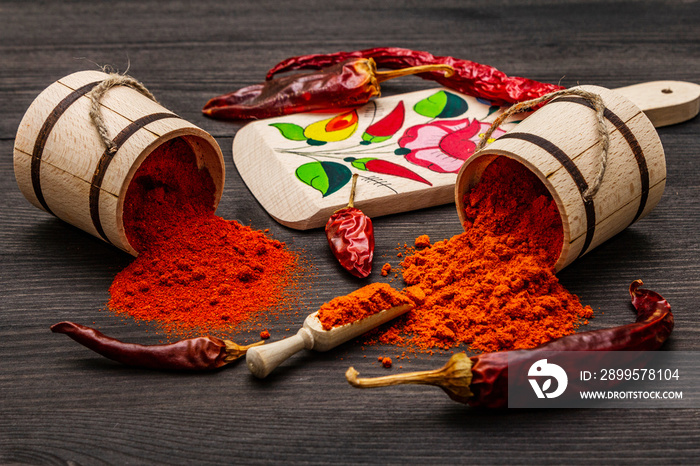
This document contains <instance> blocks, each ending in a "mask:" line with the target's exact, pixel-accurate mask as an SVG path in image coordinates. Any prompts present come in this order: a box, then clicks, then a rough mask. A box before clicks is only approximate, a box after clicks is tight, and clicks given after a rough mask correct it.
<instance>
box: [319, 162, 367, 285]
mask: <svg viewBox="0 0 700 466" xmlns="http://www.w3.org/2000/svg"><path fill="white" fill-rule="evenodd" d="M357 177H358V175H357V173H355V174H354V175H353V176H352V188H351V189H350V201H349V202H348V205H347V207H344V208H342V209H340V210H338V211H336V212H335V213H334V214H333V215H331V217H330V218H329V219H328V222H327V223H326V238H327V239H328V245H329V246H330V248H331V251H332V252H333V255H334V256H335V257H336V259H338V262H340V265H341V266H343V268H344V269H345V270H347V271H348V272H350V273H351V274H353V275H354V276H356V277H358V278H365V277H367V276H368V275H369V274H370V273H371V272H372V260H373V258H374V227H373V226H372V219H371V218H369V217H368V216H367V215H365V214H364V213H363V212H362V211H361V210H360V209H358V208H357V207H355V187H356V185H357Z"/></svg>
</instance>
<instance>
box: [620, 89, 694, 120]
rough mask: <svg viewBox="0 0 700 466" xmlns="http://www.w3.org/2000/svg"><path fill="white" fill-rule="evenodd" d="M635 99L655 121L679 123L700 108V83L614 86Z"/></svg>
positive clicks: (636, 103) (689, 117)
mask: <svg viewBox="0 0 700 466" xmlns="http://www.w3.org/2000/svg"><path fill="white" fill-rule="evenodd" d="M613 90H614V91H615V92H617V93H619V94H622V95H624V96H625V97H627V98H628V99H629V100H631V101H632V102H634V104H635V105H637V107H639V108H640V109H641V110H642V111H643V112H644V114H645V115H646V116H647V118H649V120H651V122H652V124H653V125H654V126H655V127H656V128H659V127H661V126H668V125H675V124H676V123H682V122H684V121H687V120H690V119H691V118H694V117H695V116H696V115H697V114H698V112H700V85H698V84H695V83H689V82H684V81H651V82H646V83H640V84H633V85H632V86H626V87H620V88H617V89H613Z"/></svg>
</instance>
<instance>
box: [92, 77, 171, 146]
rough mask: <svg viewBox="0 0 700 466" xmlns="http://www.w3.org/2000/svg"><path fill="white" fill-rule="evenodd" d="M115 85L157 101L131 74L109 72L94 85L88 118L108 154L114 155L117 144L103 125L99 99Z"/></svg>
mask: <svg viewBox="0 0 700 466" xmlns="http://www.w3.org/2000/svg"><path fill="white" fill-rule="evenodd" d="M115 86H128V87H130V88H132V89H134V90H136V91H138V92H140V93H141V94H143V95H145V96H146V97H148V98H149V99H151V100H152V101H153V102H155V103H158V101H157V100H156V98H155V97H154V96H153V94H151V92H150V91H149V90H148V89H146V86H144V85H143V84H141V82H140V81H138V80H136V79H134V78H132V77H131V76H125V75H121V74H119V73H109V77H108V78H106V79H105V80H104V81H102V82H101V83H100V84H98V85H97V86H95V87H94V89H93V90H92V92H91V93H90V100H91V102H92V104H91V105H90V119H91V120H92V123H93V124H94V125H95V128H97V133H98V134H99V135H100V139H101V140H102V144H104V146H105V148H106V149H107V152H108V153H109V154H110V155H114V154H115V153H116V152H117V145H116V144H115V142H114V141H113V140H112V139H111V138H110V137H109V132H108V131H107V126H106V125H105V120H104V118H103V117H102V106H101V105H100V101H101V100H102V97H103V96H104V95H105V93H106V92H107V91H108V90H110V89H111V88H113V87H115Z"/></svg>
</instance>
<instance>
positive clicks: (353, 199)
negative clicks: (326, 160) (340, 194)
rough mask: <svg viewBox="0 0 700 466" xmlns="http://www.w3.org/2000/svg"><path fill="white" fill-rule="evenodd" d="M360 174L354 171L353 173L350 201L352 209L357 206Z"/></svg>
mask: <svg viewBox="0 0 700 466" xmlns="http://www.w3.org/2000/svg"><path fill="white" fill-rule="evenodd" d="M358 176H359V175H358V174H357V173H354V174H353V175H352V186H351V187H350V200H349V201H348V206H347V207H348V208H350V209H352V208H353V207H355V188H356V187H357V177H358Z"/></svg>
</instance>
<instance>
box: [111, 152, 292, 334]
mask: <svg viewBox="0 0 700 466" xmlns="http://www.w3.org/2000/svg"><path fill="white" fill-rule="evenodd" d="M214 192H215V187H214V183H213V181H212V179H211V176H210V175H209V173H208V171H207V170H199V169H198V168H197V165H196V158H195V155H194V153H193V152H192V149H191V148H190V147H189V145H188V144H187V143H186V142H185V141H183V140H181V139H173V140H171V141H168V142H167V143H165V144H163V145H161V146H160V147H159V148H157V149H156V150H155V151H154V152H153V153H151V155H150V156H149V157H148V158H147V159H146V161H145V162H144V163H143V164H142V165H141V166H140V167H139V169H138V170H137V172H136V174H135V176H134V179H133V181H132V182H131V184H130V185H129V189H128V190H127V194H126V197H125V201H124V213H123V219H124V228H125V233H126V235H127V238H128V240H129V243H130V244H131V245H132V246H133V247H134V249H136V251H137V252H138V253H139V255H138V257H137V258H136V259H135V260H134V261H133V262H132V263H131V264H130V265H129V266H127V267H126V268H125V269H124V270H123V271H121V272H120V273H118V274H117V276H116V277H115V279H114V281H113V283H112V285H111V287H110V290H109V292H110V300H109V303H108V307H109V308H110V310H112V311H114V312H116V313H123V314H128V315H130V316H132V317H134V318H135V319H137V320H143V321H151V322H155V323H157V324H159V326H160V327H161V328H162V329H163V330H164V331H166V333H170V334H173V335H174V336H177V337H182V336H189V335H192V334H197V333H219V334H230V333H237V332H238V331H240V330H242V327H246V325H247V326H248V327H249V328H248V330H253V329H254V326H256V325H261V322H264V321H265V320H266V319H270V318H271V317H272V316H275V315H276V316H277V317H278V316H279V313H282V312H286V311H288V310H291V307H292V304H293V303H294V301H295V300H296V299H297V298H298V295H299V293H298V288H299V287H298V283H299V277H300V276H301V274H302V273H303V271H304V270H305V267H304V266H302V265H300V258H299V256H298V255H297V254H296V253H293V252H291V251H289V250H288V249H287V248H286V247H285V244H284V243H281V242H279V241H276V240H274V239H271V238H270V237H268V236H267V235H266V234H265V233H264V232H262V231H258V230H254V229H252V228H250V227H247V226H244V225H241V224H240V223H238V222H236V221H229V220H224V219H223V218H221V217H218V216H216V215H214ZM273 311H278V312H273ZM258 330H260V329H258Z"/></svg>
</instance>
